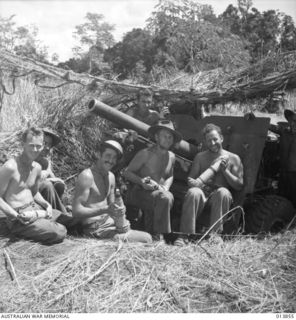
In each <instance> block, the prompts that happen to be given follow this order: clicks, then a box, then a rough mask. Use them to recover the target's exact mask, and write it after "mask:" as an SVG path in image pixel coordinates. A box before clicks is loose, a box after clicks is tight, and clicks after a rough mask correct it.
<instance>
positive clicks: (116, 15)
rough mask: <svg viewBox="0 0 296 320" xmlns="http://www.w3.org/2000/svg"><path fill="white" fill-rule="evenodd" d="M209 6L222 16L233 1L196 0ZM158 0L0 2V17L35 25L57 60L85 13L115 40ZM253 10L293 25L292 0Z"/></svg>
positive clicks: (295, 8)
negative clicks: (284, 17)
mask: <svg viewBox="0 0 296 320" xmlns="http://www.w3.org/2000/svg"><path fill="white" fill-rule="evenodd" d="M197 2H199V3H201V4H209V5H212V7H213V9H214V12H215V14H217V15H218V14H220V13H222V12H223V11H224V10H225V9H226V8H227V6H228V5H229V4H234V5H237V1H236V0H197ZM157 3H158V0H22V1H18V0H9V1H8V0H0V16H1V17H5V18H7V17H10V16H11V15H15V17H14V21H15V22H16V23H17V25H22V26H26V25H30V24H34V25H36V26H37V27H38V29H39V33H38V39H39V40H41V42H42V44H44V45H46V46H47V47H48V52H49V54H50V56H51V55H52V54H53V53H57V54H58V55H59V60H60V61H65V60H67V59H69V58H70V57H72V56H73V54H72V48H73V47H74V46H75V45H76V44H77V40H75V38H74V37H73V32H74V31H75V26H76V25H79V24H82V23H84V22H85V20H84V18H85V16H86V13H87V12H91V13H99V14H103V15H104V17H105V21H106V22H108V23H110V24H114V25H115V31H114V33H113V35H114V37H115V40H116V41H120V40H121V39H122V36H123V35H124V34H125V33H127V32H129V31H131V30H132V29H133V28H143V27H144V26H145V23H146V20H147V19H148V18H149V16H150V15H151V12H152V11H153V10H154V7H155V6H156V4H157ZM253 7H255V8H257V9H258V10H259V11H260V12H263V11H266V10H270V9H274V10H279V11H281V12H284V13H286V14H288V15H290V16H291V17H292V18H293V20H294V22H295V23H296V1H295V0H253Z"/></svg>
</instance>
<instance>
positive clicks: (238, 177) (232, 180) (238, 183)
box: [220, 155, 244, 191]
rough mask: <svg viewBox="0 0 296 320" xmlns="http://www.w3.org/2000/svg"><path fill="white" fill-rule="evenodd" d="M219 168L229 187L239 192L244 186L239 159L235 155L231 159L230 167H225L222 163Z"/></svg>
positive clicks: (242, 171) (241, 165)
mask: <svg viewBox="0 0 296 320" xmlns="http://www.w3.org/2000/svg"><path fill="white" fill-rule="evenodd" d="M220 168H221V169H220V170H221V172H222V174H223V175H224V177H225V179H226V181H227V182H228V183H229V185H230V186H231V187H232V188H233V189H234V190H238V191H239V190H241V189H242V187H243V185H244V170H243V164H242V162H241V160H240V158H239V157H238V156H237V155H235V156H234V158H233V164H232V165H231V166H227V164H226V165H223V163H222V164H221V165H220Z"/></svg>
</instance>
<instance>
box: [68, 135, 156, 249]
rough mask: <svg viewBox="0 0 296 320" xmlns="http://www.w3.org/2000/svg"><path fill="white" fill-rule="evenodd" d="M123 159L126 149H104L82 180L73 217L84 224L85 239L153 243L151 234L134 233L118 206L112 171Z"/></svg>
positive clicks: (113, 145) (110, 143) (108, 144)
mask: <svg viewBox="0 0 296 320" xmlns="http://www.w3.org/2000/svg"><path fill="white" fill-rule="evenodd" d="M122 155H123V151H122V147H121V145H120V144H119V143H118V142H117V141H114V140H107V141H105V142H103V143H102V144H101V145H100V147H99V150H98V152H97V159H96V161H95V163H94V164H93V166H92V167H90V168H87V169H85V170H83V171H82V172H81V173H80V174H79V176H78V179H77V182H76V186H75V194H74V199H73V216H74V217H75V218H77V219H79V220H80V221H81V224H82V230H83V234H84V235H87V236H90V237H95V238H98V239H114V240H116V239H121V240H125V241H132V242H143V243H151V242H152V239H151V236H150V235H149V234H148V233H146V232H142V231H136V230H130V228H129V222H128V221H127V220H126V219H125V210H126V209H125V206H124V205H121V206H119V205H118V204H116V203H115V177H114V174H113V173H112V172H111V171H110V170H111V169H112V168H113V167H114V166H115V165H116V163H117V161H118V159H119V158H120V157H121V156H122ZM122 222H123V223H124V225H122Z"/></svg>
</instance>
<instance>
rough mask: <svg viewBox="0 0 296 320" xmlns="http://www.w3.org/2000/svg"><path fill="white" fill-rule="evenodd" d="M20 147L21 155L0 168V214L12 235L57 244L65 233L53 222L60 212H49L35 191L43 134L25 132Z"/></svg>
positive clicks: (61, 226)
mask: <svg viewBox="0 0 296 320" xmlns="http://www.w3.org/2000/svg"><path fill="white" fill-rule="evenodd" d="M22 144H23V152H22V153H21V154H20V155H19V156H18V157H16V158H15V159H10V160H8V161H6V162H5V163H4V165H3V166H2V167H1V168H0V210H1V211H2V212H3V213H4V214H5V215H6V216H7V225H8V228H9V229H10V231H11V233H12V234H14V235H16V236H19V237H22V238H25V239H30V240H34V241H39V242H41V243H44V244H53V243H58V242H61V241H63V239H64V238H65V236H66V234H67V230H66V228H65V227H64V226H63V225H61V224H59V223H57V222H55V221H54V220H56V219H57V218H59V216H60V215H61V212H59V211H57V210H53V209H52V207H51V205H50V204H49V203H48V202H47V201H45V199H44V198H43V197H42V196H41V194H40V193H39V191H38V184H39V181H40V178H41V166H40V165H39V164H38V163H37V162H35V159H36V158H37V157H38V155H39V154H40V152H41V150H42V148H43V131H42V130H41V129H38V128H34V127H31V128H29V129H27V130H26V131H25V132H24V133H23V136H22ZM52 216H54V218H53V217H52Z"/></svg>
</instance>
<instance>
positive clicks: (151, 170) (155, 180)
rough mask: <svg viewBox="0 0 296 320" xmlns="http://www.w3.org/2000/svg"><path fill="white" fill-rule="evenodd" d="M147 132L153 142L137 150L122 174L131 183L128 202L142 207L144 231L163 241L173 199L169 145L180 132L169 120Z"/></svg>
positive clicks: (178, 139) (172, 159) (172, 163)
mask: <svg viewBox="0 0 296 320" xmlns="http://www.w3.org/2000/svg"><path fill="white" fill-rule="evenodd" d="M148 132H149V134H150V135H151V136H152V137H153V138H154V139H155V141H156V145H154V146H152V147H148V148H146V149H143V150H141V151H139V152H138V153H137V154H136V155H135V157H134V158H133V159H132V161H131V162H130V164H129V165H128V167H127V168H126V171H125V172H124V176H125V178H126V179H127V180H129V181H131V182H132V183H134V185H133V186H132V188H131V190H129V199H128V203H129V204H131V205H134V206H136V207H139V208H140V209H143V210H144V217H145V231H147V232H149V233H151V234H152V238H153V239H154V240H158V241H163V234H165V233H170V232H171V223H170V209H171V208H172V205H173V201H174V198H173V195H172V194H171V193H170V192H169V189H170V187H171V185H172V183H173V169H174V164H175V154H174V153H173V152H171V151H169V149H170V148H171V147H172V146H173V145H174V144H175V143H177V142H179V141H180V140H181V139H182V136H181V134H180V133H179V132H177V131H175V130H174V127H173V124H172V122H170V121H168V120H161V121H159V123H158V125H155V126H152V127H150V128H149V130H148Z"/></svg>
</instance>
